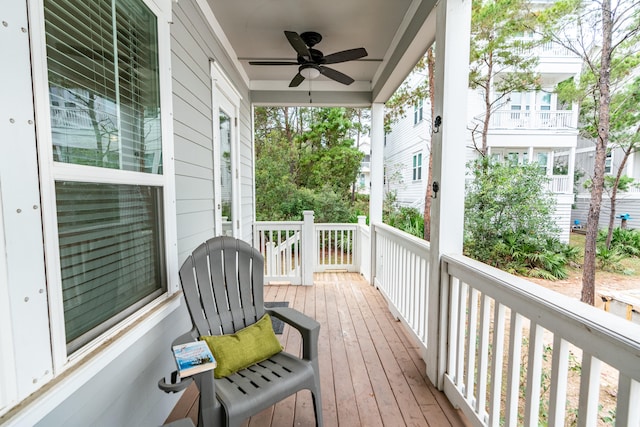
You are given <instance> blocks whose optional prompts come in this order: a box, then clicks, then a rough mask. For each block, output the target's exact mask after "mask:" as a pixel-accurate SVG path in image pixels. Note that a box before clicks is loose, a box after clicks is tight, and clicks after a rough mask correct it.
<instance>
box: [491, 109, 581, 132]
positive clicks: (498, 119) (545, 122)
mask: <svg viewBox="0 0 640 427" xmlns="http://www.w3.org/2000/svg"><path fill="white" fill-rule="evenodd" d="M572 117H573V111H571V110H568V111H550V110H535V111H533V110H532V111H526V110H524V111H523V110H497V111H495V112H494V113H493V114H492V115H491V122H490V124H489V127H490V128H491V129H571V127H572V126H571V122H572Z"/></svg>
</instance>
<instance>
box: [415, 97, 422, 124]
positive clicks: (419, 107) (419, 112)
mask: <svg viewBox="0 0 640 427" xmlns="http://www.w3.org/2000/svg"><path fill="white" fill-rule="evenodd" d="M421 121H422V99H420V100H418V102H416V103H415V104H414V105H413V124H414V125H415V124H418V123H420V122H421Z"/></svg>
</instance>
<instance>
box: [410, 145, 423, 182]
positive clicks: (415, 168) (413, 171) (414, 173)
mask: <svg viewBox="0 0 640 427" xmlns="http://www.w3.org/2000/svg"><path fill="white" fill-rule="evenodd" d="M418 156H421V157H420V164H419V165H418ZM414 161H415V166H413V165H414ZM423 162H424V156H423V155H422V152H420V151H417V152H415V153H413V154H412V155H411V181H412V182H420V181H422V172H423V170H422V166H423ZM418 170H419V171H420V177H419V178H417V177H416V176H417V175H418V173H417V171H418ZM414 177H416V178H414Z"/></svg>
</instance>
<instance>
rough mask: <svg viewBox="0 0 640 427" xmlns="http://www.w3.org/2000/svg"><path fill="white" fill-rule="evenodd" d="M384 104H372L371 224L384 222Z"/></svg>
mask: <svg viewBox="0 0 640 427" xmlns="http://www.w3.org/2000/svg"><path fill="white" fill-rule="evenodd" d="M383 151H384V104H382V103H374V104H372V105H371V175H370V176H371V195H370V196H369V224H373V223H375V222H382V201H383V199H384V191H383V189H384V153H383Z"/></svg>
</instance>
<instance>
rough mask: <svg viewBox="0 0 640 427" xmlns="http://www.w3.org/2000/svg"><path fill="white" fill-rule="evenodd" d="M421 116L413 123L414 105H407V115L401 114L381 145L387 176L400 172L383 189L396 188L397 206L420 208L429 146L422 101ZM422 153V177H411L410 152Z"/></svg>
mask: <svg viewBox="0 0 640 427" xmlns="http://www.w3.org/2000/svg"><path fill="white" fill-rule="evenodd" d="M423 111H424V112H423V119H422V121H420V122H418V123H417V124H415V125H414V124H413V108H410V109H408V112H407V115H406V116H405V117H403V118H401V119H400V120H399V121H398V122H397V123H396V124H395V125H394V126H393V130H392V131H391V132H390V133H388V134H387V137H386V144H385V147H384V164H385V167H386V170H387V177H389V176H390V175H393V174H394V173H396V172H399V173H400V174H401V177H402V178H401V182H398V181H397V180H394V179H391V180H390V181H389V182H387V184H385V190H391V191H393V190H395V191H397V196H398V198H397V201H398V204H399V205H400V206H411V207H415V208H417V209H418V210H420V211H421V210H422V209H423V206H424V195H425V191H426V189H427V179H428V169H429V148H430V141H431V135H430V130H431V127H430V115H431V114H430V107H429V103H428V102H425V103H424V107H423ZM418 152H421V153H422V179H421V180H419V181H414V180H413V175H412V172H413V170H412V168H413V155H414V154H416V153H418Z"/></svg>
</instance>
